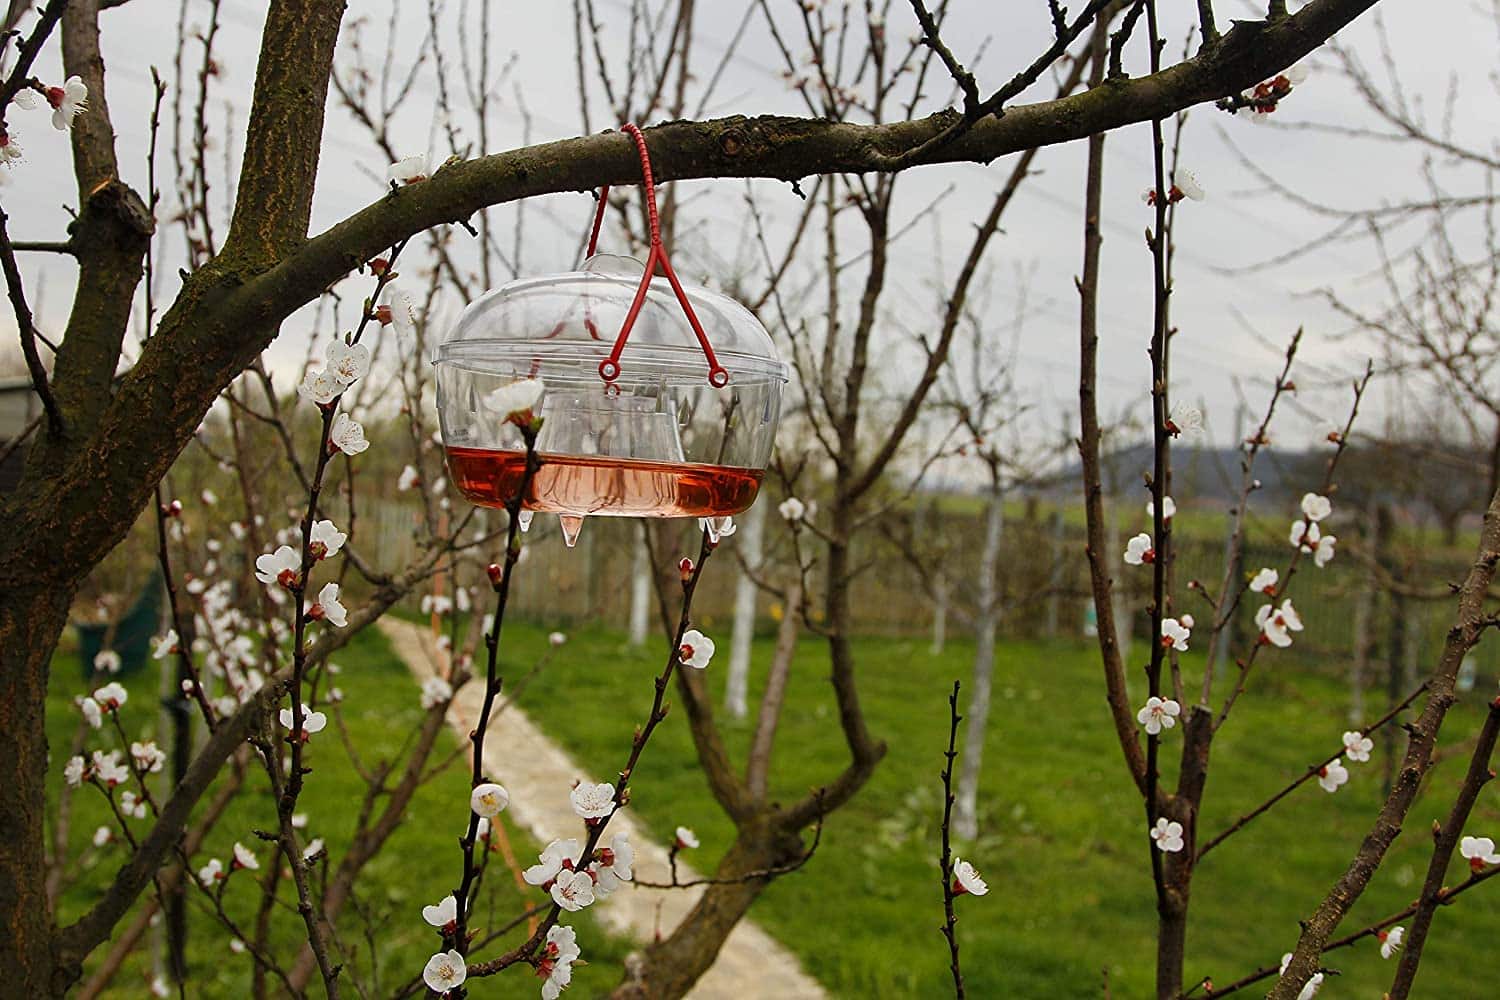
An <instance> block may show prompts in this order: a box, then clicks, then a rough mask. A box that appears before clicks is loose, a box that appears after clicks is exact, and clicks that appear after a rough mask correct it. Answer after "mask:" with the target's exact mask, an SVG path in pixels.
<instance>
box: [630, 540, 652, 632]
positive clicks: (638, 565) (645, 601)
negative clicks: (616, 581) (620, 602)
mask: <svg viewBox="0 0 1500 1000" xmlns="http://www.w3.org/2000/svg"><path fill="white" fill-rule="evenodd" d="M650 624H651V555H650V552H649V551H648V550H647V547H646V537H645V535H641V534H638V535H637V536H636V540H635V558H634V560H632V562H631V568H630V644H631V645H632V646H644V645H645V644H646V633H647V632H648V631H649V628H650Z"/></svg>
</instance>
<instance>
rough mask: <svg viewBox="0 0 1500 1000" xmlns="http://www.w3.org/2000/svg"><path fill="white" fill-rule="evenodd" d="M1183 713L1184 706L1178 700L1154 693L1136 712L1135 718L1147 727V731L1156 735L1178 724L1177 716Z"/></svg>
mask: <svg viewBox="0 0 1500 1000" xmlns="http://www.w3.org/2000/svg"><path fill="white" fill-rule="evenodd" d="M1181 714H1182V706H1181V705H1179V704H1177V702H1175V701H1173V700H1172V699H1170V698H1166V699H1162V698H1158V697H1157V696H1156V695H1152V696H1151V697H1149V698H1147V699H1146V704H1145V707H1143V708H1142V709H1141V710H1140V711H1139V712H1137V713H1136V714H1135V718H1136V721H1137V722H1139V723H1140V724H1141V725H1143V726H1145V727H1146V732H1148V733H1150V734H1151V735H1153V736H1155V735H1156V734H1157V733H1159V732H1161V731H1162V730H1163V729H1171V728H1172V727H1173V726H1175V725H1177V717H1178V716H1179V715H1181Z"/></svg>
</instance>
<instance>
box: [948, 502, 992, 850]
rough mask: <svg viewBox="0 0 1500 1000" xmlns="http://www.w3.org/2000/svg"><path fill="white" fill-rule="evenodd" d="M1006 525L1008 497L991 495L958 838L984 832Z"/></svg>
mask: <svg viewBox="0 0 1500 1000" xmlns="http://www.w3.org/2000/svg"><path fill="white" fill-rule="evenodd" d="M1004 529H1005V496H1004V494H1003V493H1001V492H1000V491H999V490H996V491H994V492H993V493H991V494H990V502H989V509H988V510H987V511H986V512H985V521H984V549H983V550H982V551H981V552H980V556H979V581H978V584H979V585H978V587H977V588H976V589H977V591H978V594H979V600H978V607H977V608H976V609H975V613H974V620H975V636H974V676H973V679H972V680H971V681H970V682H969V710H968V713H967V714H966V715H965V717H964V721H965V722H967V723H968V728H967V730H966V731H965V733H964V759H963V766H962V768H961V769H960V770H959V775H958V794H957V796H956V799H955V802H954V811H953V828H954V832H955V833H956V834H958V836H959V837H961V838H963V839H965V840H973V839H974V838H975V837H977V836H979V772H980V767H981V765H982V763H983V758H984V737H985V730H986V729H987V728H988V726H989V717H990V682H991V680H992V679H993V677H994V673H995V629H996V626H997V625H998V624H999V620H1000V593H999V586H998V581H997V580H996V579H995V576H996V570H997V569H998V567H999V564H1000V540H1001V537H1002V535H1003V534H1004Z"/></svg>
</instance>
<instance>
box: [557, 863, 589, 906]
mask: <svg viewBox="0 0 1500 1000" xmlns="http://www.w3.org/2000/svg"><path fill="white" fill-rule="evenodd" d="M552 901H553V902H554V903H556V904H557V905H558V906H561V907H562V908H563V909H565V910H570V911H577V910H581V909H583V908H584V907H585V906H588V905H589V904H590V903H592V902H593V901H594V878H593V876H591V875H590V874H589V873H588V872H577V871H570V870H568V869H566V868H564V869H563V870H562V871H560V872H558V873H557V878H555V879H553V880H552Z"/></svg>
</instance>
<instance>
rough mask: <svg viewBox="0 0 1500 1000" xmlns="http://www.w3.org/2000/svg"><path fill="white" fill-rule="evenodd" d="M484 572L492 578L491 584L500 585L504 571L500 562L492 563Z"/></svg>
mask: <svg viewBox="0 0 1500 1000" xmlns="http://www.w3.org/2000/svg"><path fill="white" fill-rule="evenodd" d="M484 572H485V575H486V576H488V577H489V578H490V584H491V585H492V586H496V587H498V586H500V577H501V574H502V573H503V572H504V571H503V570H501V568H500V564H499V563H490V564H489V565H488V566H486V567H485V568H484Z"/></svg>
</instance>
